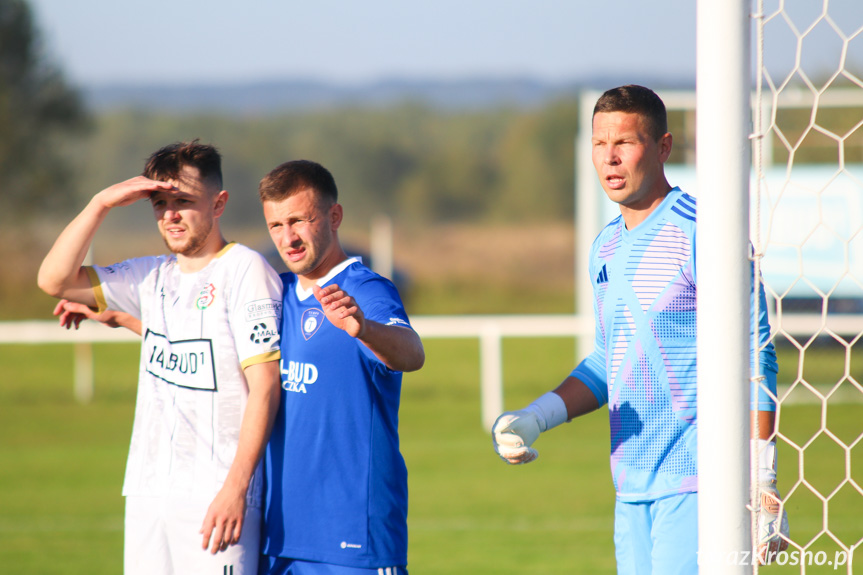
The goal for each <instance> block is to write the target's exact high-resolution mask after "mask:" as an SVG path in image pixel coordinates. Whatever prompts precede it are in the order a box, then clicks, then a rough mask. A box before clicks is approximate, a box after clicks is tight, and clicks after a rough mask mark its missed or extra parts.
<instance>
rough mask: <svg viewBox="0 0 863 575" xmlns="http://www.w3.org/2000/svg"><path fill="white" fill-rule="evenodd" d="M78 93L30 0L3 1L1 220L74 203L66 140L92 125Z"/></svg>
mask: <svg viewBox="0 0 863 575" xmlns="http://www.w3.org/2000/svg"><path fill="white" fill-rule="evenodd" d="M87 123H88V116H87V113H86V111H85V109H84V107H83V105H82V102H81V100H80V98H79V96H78V94H77V92H76V91H75V90H74V89H73V88H72V87H70V86H69V85H68V84H67V83H66V81H65V79H64V77H63V74H62V72H61V70H60V69H59V67H58V66H57V65H56V64H55V63H54V62H53V61H52V60H51V59H50V58H49V57H48V55H47V54H46V53H45V50H44V48H43V45H42V42H41V39H40V36H39V32H38V30H37V27H36V25H35V23H34V20H33V13H32V11H31V9H30V6H29V5H28V4H27V2H25V1H24V0H0V190H2V192H0V219H2V220H13V221H18V222H20V221H21V219H26V217H27V216H28V215H31V214H33V213H35V212H36V211H37V210H40V209H43V208H49V207H53V208H56V207H62V206H64V205H68V203H70V202H71V201H72V200H73V198H74V195H73V193H71V190H69V188H68V187H67V186H68V184H69V182H68V179H69V177H70V174H71V168H70V164H69V161H68V160H66V159H65V158H64V156H63V153H62V151H63V150H64V138H67V137H68V136H69V135H70V134H75V133H78V132H80V130H82V129H83V128H85V127H86V126H87Z"/></svg>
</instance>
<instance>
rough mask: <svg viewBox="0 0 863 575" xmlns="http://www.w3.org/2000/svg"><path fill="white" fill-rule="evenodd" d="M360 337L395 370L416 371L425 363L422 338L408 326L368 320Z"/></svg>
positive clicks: (378, 356)
mask: <svg viewBox="0 0 863 575" xmlns="http://www.w3.org/2000/svg"><path fill="white" fill-rule="evenodd" d="M359 339H360V341H362V342H363V343H364V344H365V345H366V347H368V348H369V349H370V350H371V351H372V353H374V354H375V356H376V357H377V358H378V359H379V360H381V361H382V362H383V363H384V365H386V366H387V367H388V368H390V369H391V370H393V371H416V370H418V369H419V368H421V367H422V366H423V364H424V363H425V350H424V349H423V344H422V340H421V339H420V337H419V335H417V333H416V332H415V331H414V330H412V329H410V328H408V327H403V326H398V325H384V324H382V323H378V322H376V321H371V320H366V323H365V328H364V330H363V333H362V336H361V337H360V338H359Z"/></svg>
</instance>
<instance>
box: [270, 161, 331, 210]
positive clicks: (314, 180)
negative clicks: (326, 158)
mask: <svg viewBox="0 0 863 575" xmlns="http://www.w3.org/2000/svg"><path fill="white" fill-rule="evenodd" d="M306 189H310V190H313V191H314V192H315V194H317V196H318V199H319V200H321V201H324V202H326V203H328V204H329V205H332V204H335V203H337V202H338V201H339V190H338V188H336V180H335V179H334V178H333V175H332V174H331V173H330V171H329V170H327V169H326V168H325V167H323V166H322V165H320V164H319V163H317V162H312V161H311V160H292V161H290V162H285V163H284V164H281V165H279V166H277V167H275V168H274V169H273V170H271V171H270V173H268V174H267V175H266V176H264V178H263V179H262V180H261V183H260V184H259V185H258V195H259V196H260V198H261V201H262V202H266V201H271V202H280V201H282V200H284V199H285V198H288V197H290V196H292V195H294V194H296V193H297V192H300V191H302V190H306Z"/></svg>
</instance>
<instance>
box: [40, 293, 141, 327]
mask: <svg viewBox="0 0 863 575" xmlns="http://www.w3.org/2000/svg"><path fill="white" fill-rule="evenodd" d="M54 315H55V316H57V317H59V318H60V325H61V326H62V327H65V328H66V329H72V328H75V329H78V328H79V327H80V326H81V322H82V321H84V320H85V319H92V320H93V321H98V322H99V323H101V324H102V325H106V326H108V327H125V328H127V329H129V330H131V331H133V332H135V333H137V334H138V335H140V334H141V322H140V321H139V320H138V319H137V318H134V317H132V316H131V315H129V314H127V313H124V312H121V311H114V310H112V309H107V310H105V311H103V312H102V313H97V312H96V311H94V310H93V308H91V307H88V306H86V305H84V304H82V303H77V302H74V301H69V300H67V299H61V300H60V301H59V302H57V305H56V306H55V307H54Z"/></svg>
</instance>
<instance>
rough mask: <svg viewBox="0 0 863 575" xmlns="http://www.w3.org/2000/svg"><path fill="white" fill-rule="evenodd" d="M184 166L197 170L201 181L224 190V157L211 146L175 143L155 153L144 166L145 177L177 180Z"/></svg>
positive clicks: (197, 142) (194, 141)
mask: <svg viewBox="0 0 863 575" xmlns="http://www.w3.org/2000/svg"><path fill="white" fill-rule="evenodd" d="M184 166H191V167H193V168H197V169H198V172H200V175H201V181H204V182H207V183H209V184H211V185H213V186H214V187H216V188H218V189H219V190H221V189H222V156H221V155H220V154H219V151H218V150H217V149H216V148H215V147H214V146H212V145H210V144H201V143H200V142H199V141H198V139H194V140H192V141H191V142H175V143H173V144H169V145H167V146H165V147H164V148H160V149H159V150H156V151H155V152H153V154H152V155H150V157H149V158H148V159H147V164H146V165H145V166H144V174H143V175H144V176H145V177H147V178H150V179H151V180H160V181H165V180H176V179H177V178H179V176H180V171H181V170H182V169H183V167H184Z"/></svg>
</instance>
